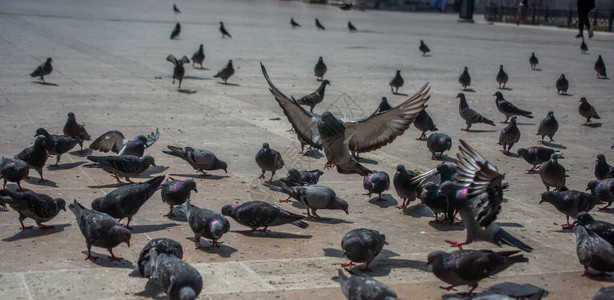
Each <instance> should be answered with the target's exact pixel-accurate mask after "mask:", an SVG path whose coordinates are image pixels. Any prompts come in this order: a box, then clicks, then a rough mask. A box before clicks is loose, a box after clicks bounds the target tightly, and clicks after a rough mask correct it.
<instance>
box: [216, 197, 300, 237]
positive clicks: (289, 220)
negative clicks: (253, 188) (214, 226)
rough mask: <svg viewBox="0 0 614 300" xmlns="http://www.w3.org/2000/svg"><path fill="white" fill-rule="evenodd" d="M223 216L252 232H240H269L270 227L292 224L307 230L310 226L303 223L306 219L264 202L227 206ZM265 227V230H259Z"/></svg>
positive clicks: (247, 231)
mask: <svg viewBox="0 0 614 300" xmlns="http://www.w3.org/2000/svg"><path fill="white" fill-rule="evenodd" d="M222 214H223V215H225V216H230V217H231V218H233V219H234V220H235V221H237V222H238V223H239V224H241V225H243V226H247V227H250V228H251V230H244V231H239V232H240V233H252V232H254V231H260V232H267V231H270V230H268V228H269V226H278V225H283V224H292V225H294V226H297V227H300V228H303V229H304V228H307V227H309V224H307V223H305V222H303V221H301V220H302V219H303V218H304V217H303V216H301V215H297V214H293V213H291V212H288V211H285V210H283V209H282V208H280V207H279V206H276V205H273V204H269V203H266V202H262V201H249V202H245V203H243V204H241V205H234V204H233V205H231V204H227V205H224V207H222ZM260 227H264V228H263V229H258V228H260Z"/></svg>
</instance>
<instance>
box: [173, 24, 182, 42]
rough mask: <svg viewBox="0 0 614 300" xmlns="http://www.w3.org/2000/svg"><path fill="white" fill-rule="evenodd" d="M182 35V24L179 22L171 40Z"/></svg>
mask: <svg viewBox="0 0 614 300" xmlns="http://www.w3.org/2000/svg"><path fill="white" fill-rule="evenodd" d="M180 33H181V24H179V22H177V25H175V28H174V29H173V32H171V40H174V39H177V38H178V37H179V34H180Z"/></svg>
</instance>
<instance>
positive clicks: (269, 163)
mask: <svg viewBox="0 0 614 300" xmlns="http://www.w3.org/2000/svg"><path fill="white" fill-rule="evenodd" d="M256 164H257V165H258V167H259V168H260V169H261V170H262V174H260V176H258V179H264V172H266V171H270V172H271V178H269V180H267V181H266V182H271V181H273V176H275V172H276V171H277V170H279V169H281V168H283V167H284V160H283V158H282V157H281V153H279V152H277V151H275V150H273V149H271V148H270V147H269V143H263V144H262V148H260V150H258V152H256Z"/></svg>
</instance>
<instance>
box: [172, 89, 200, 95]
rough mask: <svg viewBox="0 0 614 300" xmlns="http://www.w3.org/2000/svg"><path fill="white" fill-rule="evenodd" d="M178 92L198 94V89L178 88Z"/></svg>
mask: <svg viewBox="0 0 614 300" xmlns="http://www.w3.org/2000/svg"><path fill="white" fill-rule="evenodd" d="M177 92H180V93H182V94H188V95H191V94H196V93H197V92H198V91H197V90H188V89H177Z"/></svg>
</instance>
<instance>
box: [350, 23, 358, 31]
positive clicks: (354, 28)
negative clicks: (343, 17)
mask: <svg viewBox="0 0 614 300" xmlns="http://www.w3.org/2000/svg"><path fill="white" fill-rule="evenodd" d="M348 30H349V31H350V32H356V30H357V29H356V27H354V25H353V24H352V22H350V21H348Z"/></svg>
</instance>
